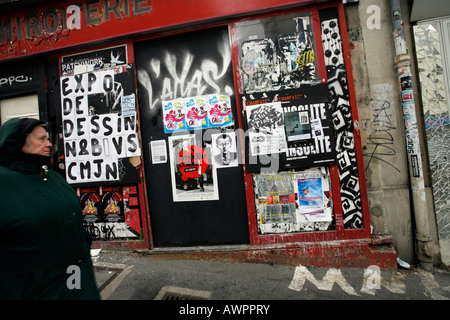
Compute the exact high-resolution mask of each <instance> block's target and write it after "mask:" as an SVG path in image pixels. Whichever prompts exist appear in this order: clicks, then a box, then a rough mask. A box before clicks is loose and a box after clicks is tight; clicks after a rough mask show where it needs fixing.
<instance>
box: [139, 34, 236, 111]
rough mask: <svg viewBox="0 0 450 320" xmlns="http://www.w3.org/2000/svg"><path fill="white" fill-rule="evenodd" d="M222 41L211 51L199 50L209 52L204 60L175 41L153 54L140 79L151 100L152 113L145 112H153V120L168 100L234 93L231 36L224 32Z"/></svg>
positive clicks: (140, 72)
mask: <svg viewBox="0 0 450 320" xmlns="http://www.w3.org/2000/svg"><path fill="white" fill-rule="evenodd" d="M219 40H220V41H217V42H216V43H215V44H211V46H210V48H208V50H205V48H198V49H199V50H202V51H206V52H207V54H206V55H205V53H203V52H202V55H201V56H202V57H203V58H202V59H200V58H199V57H200V55H199V54H197V53H196V52H194V51H190V49H184V48H182V47H181V46H178V45H177V43H178V42H177V41H174V43H172V44H171V45H169V46H168V47H167V48H166V49H164V50H160V51H159V50H158V51H156V52H153V53H154V54H153V55H152V57H151V58H149V59H148V63H147V64H146V65H143V66H139V68H138V71H137V76H138V77H137V78H138V81H139V83H140V85H141V88H142V90H143V91H144V92H145V95H146V96H147V98H148V106H149V110H146V111H148V112H150V117H151V118H152V119H155V116H157V115H158V111H159V110H161V104H162V102H163V101H166V100H174V99H177V98H187V97H193V96H202V95H204V94H212V93H225V94H228V95H232V94H233V93H234V90H233V88H231V87H230V86H229V84H228V83H227V82H226V74H227V70H228V69H229V68H230V67H231V53H230V49H229V47H227V46H229V44H228V35H227V34H226V33H223V34H222V38H221V39H219ZM172 46H173V47H172ZM190 48H191V49H192V46H191V47H190ZM208 53H209V54H208Z"/></svg>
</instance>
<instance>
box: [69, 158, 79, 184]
mask: <svg viewBox="0 0 450 320" xmlns="http://www.w3.org/2000/svg"><path fill="white" fill-rule="evenodd" d="M76 165H77V163H76V162H72V163H69V165H68V166H67V176H68V177H69V179H70V180H73V181H75V180H77V177H76V176H74V175H73V174H72V169H73V167H74V166H76Z"/></svg>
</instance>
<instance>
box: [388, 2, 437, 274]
mask: <svg viewBox="0 0 450 320" xmlns="http://www.w3.org/2000/svg"><path fill="white" fill-rule="evenodd" d="M390 9H391V19H392V29H393V37H394V44H395V55H396V56H395V67H396V68H397V76H398V79H399V85H400V86H399V87H400V89H401V97H402V106H403V115H404V119H405V129H406V149H407V155H408V164H409V176H410V183H411V194H412V202H413V210H414V218H415V225H416V230H415V240H416V247H417V259H418V261H419V265H420V267H421V268H422V269H424V270H427V271H431V270H432V269H433V258H432V255H433V250H434V244H433V242H432V238H431V232H430V225H429V221H428V212H427V197H426V193H425V183H424V179H423V167H422V156H421V150H420V149H421V148H420V141H419V132H418V128H417V120H416V109H415V104H414V93H413V89H412V76H411V68H410V65H411V58H410V56H409V54H408V50H407V47H406V40H405V30H404V26H403V15H402V9H401V5H400V0H390Z"/></svg>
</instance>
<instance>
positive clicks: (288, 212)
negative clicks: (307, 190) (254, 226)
mask: <svg viewBox="0 0 450 320" xmlns="http://www.w3.org/2000/svg"><path fill="white" fill-rule="evenodd" d="M255 182H256V183H255V194H256V195H257V199H256V201H257V207H258V213H259V217H258V218H259V219H258V220H259V223H260V224H267V223H269V224H270V223H280V222H284V223H293V222H295V207H296V204H295V197H296V195H295V188H294V185H293V184H292V177H291V174H290V173H285V174H277V175H259V176H258V177H257V178H256V181H255Z"/></svg>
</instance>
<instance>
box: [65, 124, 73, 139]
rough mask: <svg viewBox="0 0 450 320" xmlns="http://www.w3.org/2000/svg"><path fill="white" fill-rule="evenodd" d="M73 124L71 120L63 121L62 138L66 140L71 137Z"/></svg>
mask: <svg viewBox="0 0 450 320" xmlns="http://www.w3.org/2000/svg"><path fill="white" fill-rule="evenodd" d="M73 129H74V124H73V122H72V121H71V120H63V131H64V137H65V138H68V137H70V136H71V135H72V133H73Z"/></svg>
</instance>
